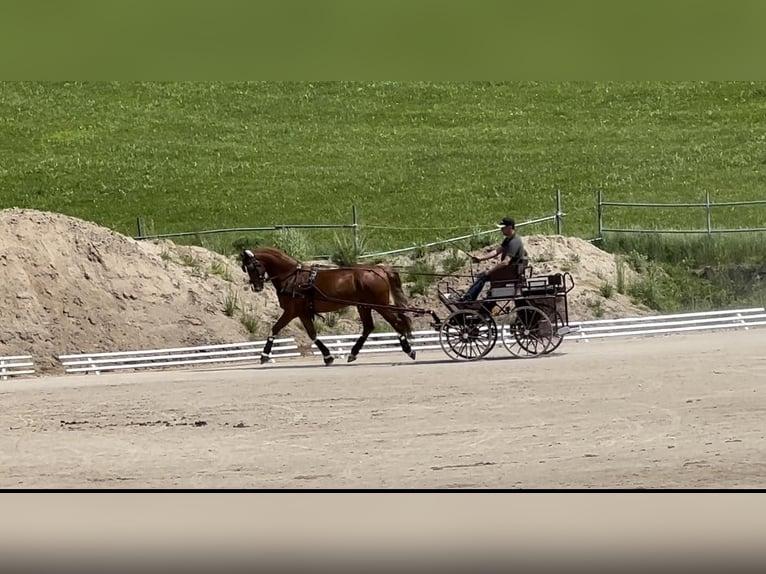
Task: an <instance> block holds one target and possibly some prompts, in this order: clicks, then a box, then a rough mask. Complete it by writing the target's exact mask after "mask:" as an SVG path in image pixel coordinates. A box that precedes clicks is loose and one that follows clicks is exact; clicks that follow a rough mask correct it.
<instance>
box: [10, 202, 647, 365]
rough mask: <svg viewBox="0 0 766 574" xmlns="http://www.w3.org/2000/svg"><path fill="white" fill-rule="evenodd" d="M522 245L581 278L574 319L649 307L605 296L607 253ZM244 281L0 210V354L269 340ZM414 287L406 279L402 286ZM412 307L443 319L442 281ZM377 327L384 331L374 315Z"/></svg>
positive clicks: (221, 266) (441, 261)
mask: <svg viewBox="0 0 766 574" xmlns="http://www.w3.org/2000/svg"><path fill="white" fill-rule="evenodd" d="M525 241H526V245H527V249H528V251H529V252H530V257H531V261H532V264H533V265H534V268H535V272H536V274H545V273H549V272H554V271H569V272H570V273H572V275H573V276H574V278H575V281H576V282H577V288H576V289H575V291H574V292H573V293H571V296H570V301H571V305H570V319H571V320H584V319H591V318H595V317H618V316H625V315H641V314H646V313H647V312H648V310H647V309H645V308H642V307H638V306H636V305H633V304H632V303H631V302H630V301H629V299H627V298H626V297H625V296H623V295H620V294H618V293H616V291H615V292H614V293H612V294H610V296H608V297H607V296H604V292H605V291H604V285H605V284H606V283H609V284H611V285H612V286H615V285H616V284H617V278H616V266H615V262H614V258H613V256H611V255H610V254H608V253H605V252H603V251H601V250H599V249H597V248H596V247H594V246H593V245H591V244H589V243H587V242H586V241H583V240H580V239H574V238H566V237H541V236H530V237H527V238H525ZM449 257H450V253H449V251H446V252H442V253H434V254H429V255H427V256H425V257H424V258H421V259H410V258H404V257H399V258H397V259H396V260H394V261H392V263H394V264H395V265H401V266H403V267H408V266H411V265H413V263H415V264H417V263H418V261H420V263H423V262H427V263H428V264H430V265H432V266H433V267H434V269H435V270H436V271H439V272H441V271H442V270H443V269H444V265H445V264H446V260H447V258H449ZM461 257H462V262H461V263H462V265H458V266H457V267H459V268H457V267H456V265H455V262H454V261H453V263H452V268H453V269H454V273H457V274H468V272H469V269H470V267H469V265H468V264H467V258H466V257H465V256H464V255H461ZM483 265H484V266H488V265H489V263H486V264H483ZM626 273H630V271H629V270H626ZM402 274H403V276H405V277H406V274H405V272H403V273H402ZM246 281H247V279H246V276H245V274H244V273H242V271H241V269H240V268H239V265H238V263H237V261H236V260H235V259H230V258H227V257H224V256H222V255H219V254H217V253H214V252H211V251H208V250H206V249H203V248H201V247H187V246H178V245H175V244H173V243H172V242H169V241H161V242H148V241H136V240H134V239H132V238H129V237H126V236H123V235H120V234H118V233H115V232H113V231H110V230H109V229H106V228H104V227H100V226H98V225H95V224H93V223H89V222H86V221H82V220H80V219H76V218H73V217H68V216H65V215H61V214H55V213H48V212H41V211H35V210H21V209H6V210H0V309H1V310H0V356H1V355H16V354H29V355H32V356H33V357H34V358H35V362H36V364H37V365H38V369H40V370H42V371H60V370H61V366H60V364H59V363H58V361H57V360H56V359H55V357H56V355H60V354H64V353H78V352H98V351H128V350H139V349H159V348H170V347H181V346H192V345H205V344H217V343H236V342H241V341H246V340H248V339H263V338H265V337H266V335H267V334H268V331H269V329H270V328H271V325H272V324H273V323H274V322H275V321H276V319H277V317H278V316H279V315H280V312H281V310H280V308H279V306H278V303H277V298H276V296H275V294H274V292H273V289H266V290H264V291H263V292H261V293H253V292H251V291H250V290H249V289H248V288H247V282H246ZM469 284H470V279H469V278H468V277H463V278H460V279H458V280H457V287H459V288H461V289H464V288H466V287H467V286H468V285H469ZM412 287H413V284H412V283H410V284H409V285H405V289H406V291H407V292H410V290H411V289H412ZM613 291H614V290H613ZM411 305H413V306H419V307H426V308H433V309H435V310H436V311H437V313H438V314H439V315H441V316H444V315H445V310H444V309H443V308H442V306H441V304H440V302H439V301H438V298H437V296H436V285H435V284H431V285H430V286H429V287H428V289H427V290H426V292H425V294H424V295H414V296H412V297H411ZM376 325H377V326H378V328H379V329H381V330H383V329H389V327H388V325H387V324H386V323H385V321H383V320H382V319H381V318H380V317H378V316H376ZM415 326H416V328H422V329H425V328H428V327H429V318H428V317H427V316H426V317H421V318H415ZM360 327H361V326H360V323H359V321H358V318H357V315H356V311H355V310H353V309H346V310H344V311H342V312H340V313H338V314H330V315H329V316H327V317H326V318H325V319H324V320H318V321H317V331H318V333H319V334H320V336H321V335H322V334H328V333H333V334H340V333H358V332H359V331H360ZM280 336H285V337H290V336H293V337H295V338H296V340H297V341H298V343H299V345H300V346H301V347H303V348H304V349H308V347H309V344H310V341H309V340H308V337H307V336H306V334H305V332H304V331H303V329H302V327H301V325H300V323H299V322H298V321H293V322H292V323H291V324H290V325H288V326H287V327H286V328H285V329H284V330H283V331H282V332H281V333H280Z"/></svg>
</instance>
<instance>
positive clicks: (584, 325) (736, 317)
mask: <svg viewBox="0 0 766 574" xmlns="http://www.w3.org/2000/svg"><path fill="white" fill-rule="evenodd" d="M764 325H766V311H765V310H764V308H763V307H758V308H750V309H735V310H730V311H709V312H700V313H679V314H674V315H650V316H646V317H635V318H625V319H597V320H594V321H579V322H574V321H573V322H571V323H570V327H571V328H572V331H571V332H570V333H568V334H567V335H565V336H564V338H565V339H567V340H585V341H587V340H589V339H598V338H604V337H635V336H641V335H656V334H664V333H683V332H685V331H699V330H706V329H722V330H723V329H749V328H750V327H757V326H764ZM412 335H413V336H412V338H411V339H410V342H411V343H412V348H413V349H415V350H421V349H423V350H425V349H440V348H441V346H440V345H439V333H438V331H433V330H424V331H415V332H413V334H412ZM358 337H359V334H356V335H333V336H330V335H323V336H322V341H323V342H324V343H325V345H326V346H327V348H328V349H330V351H331V352H333V353H336V354H337V355H338V356H339V357H340V358H344V357H345V356H346V355H348V353H349V352H350V350H351V347H352V346H353V344H354V342H355V341H356V339H357V338H358ZM388 352H401V347H400V346H399V339H398V335H397V334H396V333H373V334H371V335H370V337H369V339H367V342H366V343H365V346H364V347H363V348H362V350H361V351H360V354H362V353H388ZM313 354H314V355H319V354H321V353H320V352H319V351H318V350H315V351H313Z"/></svg>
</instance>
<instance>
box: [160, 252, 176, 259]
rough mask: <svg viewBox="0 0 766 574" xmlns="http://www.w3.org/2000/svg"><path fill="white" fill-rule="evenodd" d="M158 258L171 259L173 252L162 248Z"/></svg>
mask: <svg viewBox="0 0 766 574" xmlns="http://www.w3.org/2000/svg"><path fill="white" fill-rule="evenodd" d="M160 258H161V259H162V260H163V261H173V254H172V253H170V251H168V250H167V249H163V250H162V252H161V253H160Z"/></svg>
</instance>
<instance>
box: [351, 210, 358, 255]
mask: <svg viewBox="0 0 766 574" xmlns="http://www.w3.org/2000/svg"><path fill="white" fill-rule="evenodd" d="M351 224H352V225H353V226H354V229H353V233H354V253H356V254H357V255H358V254H359V217H358V214H357V212H356V205H352V206H351Z"/></svg>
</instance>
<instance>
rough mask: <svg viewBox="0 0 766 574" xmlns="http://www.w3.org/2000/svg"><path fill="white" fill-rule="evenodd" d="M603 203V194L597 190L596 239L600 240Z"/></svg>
mask: <svg viewBox="0 0 766 574" xmlns="http://www.w3.org/2000/svg"><path fill="white" fill-rule="evenodd" d="M603 202H604V193H603V192H602V191H601V190H600V189H599V190H598V206H597V207H596V212H597V213H598V231H597V233H596V237H598V238H599V239H601V229H602V228H603V226H604V225H603V218H604V212H603V207H602V203H603Z"/></svg>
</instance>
